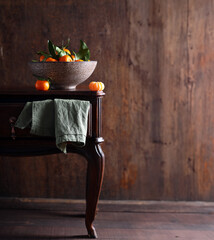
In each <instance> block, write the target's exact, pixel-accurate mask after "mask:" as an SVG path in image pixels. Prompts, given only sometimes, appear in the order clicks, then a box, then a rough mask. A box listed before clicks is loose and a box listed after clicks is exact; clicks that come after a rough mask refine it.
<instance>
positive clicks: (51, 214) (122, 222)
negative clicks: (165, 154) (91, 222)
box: [0, 201, 214, 240]
mask: <svg viewBox="0 0 214 240" xmlns="http://www.w3.org/2000/svg"><path fill="white" fill-rule="evenodd" d="M141 203H142V205H141V206H140V208H141V207H142V208H143V209H144V210H145V211H143V212H138V211H136V209H139V204H136V203H134V204H129V203H128V205H127V207H126V208H124V204H123V202H122V201H119V202H116V203H115V201H112V202H111V203H110V204H109V203H107V204H106V203H105V201H104V202H102V203H101V209H100V211H99V214H98V216H97V221H96V226H97V228H98V234H99V238H98V239H101V240H118V239H119V240H124V239H127V240H133V238H134V239H137V240H138V239H139V240H142V239H143V240H145V239H147V240H165V239H195V240H201V239H203V240H211V239H213V237H214V227H213V203H211V204H209V203H206V206H205V205H204V203H197V204H195V203H192V202H191V203H186V202H182V203H181V202H178V203H177V202H174V203H169V202H155V203H154V202H153V203H150V201H147V202H146V201H144V202H141ZM78 205H79V206H82V209H81V208H77V204H72V203H70V204H69V205H65V204H64V203H54V204H53V203H50V202H49V204H46V205H44V204H42V203H39V202H37V203H35V202H34V203H31V204H30V205H29V204H27V205H25V206H27V208H24V205H23V206H22V208H20V209H16V208H13V209H9V208H0V226H1V228H0V237H1V239H4V240H10V239H20V240H24V239H42V240H45V239H60V240H61V239H88V237H87V235H86V230H85V229H84V221H83V217H84V216H83V214H82V213H83V211H84V210H83V209H84V204H81V203H79V204H78ZM172 205H173V206H174V207H175V208H174V210H172V209H171V207H172ZM187 205H188V207H189V208H188V211H186V206H187ZM106 207H107V209H108V210H107V211H106ZM207 208H209V209H211V211H210V212H208V211H207ZM163 209H164V211H163ZM168 209H170V210H168ZM133 236H134V237H133Z"/></svg>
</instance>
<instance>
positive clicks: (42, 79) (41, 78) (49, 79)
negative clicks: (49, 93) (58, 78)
mask: <svg viewBox="0 0 214 240" xmlns="http://www.w3.org/2000/svg"><path fill="white" fill-rule="evenodd" d="M33 76H34V77H36V78H37V79H38V80H41V81H48V82H49V83H51V80H52V79H51V78H44V77H40V76H38V75H36V74H33Z"/></svg>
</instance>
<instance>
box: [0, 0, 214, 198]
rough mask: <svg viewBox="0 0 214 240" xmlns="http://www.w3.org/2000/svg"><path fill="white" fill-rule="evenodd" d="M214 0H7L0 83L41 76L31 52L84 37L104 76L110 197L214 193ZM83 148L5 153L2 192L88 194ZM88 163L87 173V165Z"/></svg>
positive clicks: (98, 77)
mask: <svg viewBox="0 0 214 240" xmlns="http://www.w3.org/2000/svg"><path fill="white" fill-rule="evenodd" d="M213 10H214V3H213V1H212V0H194V1H193V0H180V1H177V0H166V1H158V0H152V1H150V0H126V1H122V0H119V1H114V0H103V1H98V0H92V1H90V3H89V2H88V1H87V0H82V1H72V0H67V1H56V0H48V1H35V0H33V1H24V0H20V1H15V2H14V1H12V0H8V1H4V0H0V32H1V34H0V74H1V79H0V88H9V87H11V86H13V87H14V85H15V87H17V88H24V87H27V86H31V85H32V84H34V82H35V79H34V78H33V77H32V76H31V73H30V70H29V69H28V66H27V62H28V61H30V60H31V59H33V58H35V54H34V53H35V52H36V51H37V50H42V49H45V48H46V40H47V39H51V40H52V41H53V42H55V43H56V44H60V43H61V40H62V39H64V40H65V39H67V38H68V37H70V38H71V43H72V46H73V48H75V49H78V47H79V40H80V39H83V40H84V41H85V42H86V43H87V45H88V46H89V48H90V50H91V54H92V56H91V59H93V60H97V61H98V65H97V68H96V70H95V72H94V73H93V75H92V76H91V77H90V78H89V80H87V81H86V82H85V83H84V84H83V85H87V84H88V83H89V82H90V81H92V80H95V81H103V82H104V83H105V85H106V89H105V92H106V97H105V99H104V101H103V131H102V134H103V135H102V136H103V137H104V139H105V143H104V144H103V150H104V153H105V155H106V170H105V176H104V184H103V189H102V192H101V198H103V199H154V200H160V199H164V200H207V201H213V200H214V175H213V171H214V157H213V152H214V130H213V124H214V111H213V109H212V106H213V103H214V91H213V88H214V82H213V79H212V76H213V75H214V68H213V62H214V53H213V50H212V49H213V45H214V38H213V34H214V27H213V21H214V15H213V14H212V12H213ZM85 165H86V161H85V160H84V159H83V158H81V157H80V158H79V156H78V157H76V156H75V155H70V154H69V155H68V156H64V155H53V156H48V157H47V156H46V157H40V158H39V157H35V158H17V159H11V158H1V160H0V195H1V196H23V197H36V196H38V197H64V198H83V197H84V190H83V189H84V182H85V179H84V177H83V176H85V171H86V168H85ZM83 172H84V174H82V173H83Z"/></svg>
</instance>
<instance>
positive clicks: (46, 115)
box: [15, 99, 90, 153]
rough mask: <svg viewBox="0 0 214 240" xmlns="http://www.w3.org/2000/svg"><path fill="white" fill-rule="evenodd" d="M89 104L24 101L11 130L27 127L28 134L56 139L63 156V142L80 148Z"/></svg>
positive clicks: (84, 134)
mask: <svg viewBox="0 0 214 240" xmlns="http://www.w3.org/2000/svg"><path fill="white" fill-rule="evenodd" d="M89 108H90V102H88V101H82V100H66V99H54V100H44V101H34V102H27V103H26V104H25V106H24V108H23V110H22V112H21V114H20V115H19V117H18V119H17V121H16V124H15V127H18V128H21V129H24V128H26V127H30V126H31V131H30V132H31V133H32V134H35V135H39V136H50V137H55V138H56V146H57V147H58V148H59V149H60V150H61V151H62V152H64V153H66V152H67V151H66V146H67V142H72V143H73V144H75V145H77V146H84V145H85V141H86V134H87V123H88V111H89Z"/></svg>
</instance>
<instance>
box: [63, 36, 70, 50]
mask: <svg viewBox="0 0 214 240" xmlns="http://www.w3.org/2000/svg"><path fill="white" fill-rule="evenodd" d="M69 44H70V38H68V40H67V43H66V45H65V46H63V47H62V48H67V47H68V45H69Z"/></svg>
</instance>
